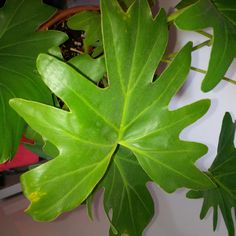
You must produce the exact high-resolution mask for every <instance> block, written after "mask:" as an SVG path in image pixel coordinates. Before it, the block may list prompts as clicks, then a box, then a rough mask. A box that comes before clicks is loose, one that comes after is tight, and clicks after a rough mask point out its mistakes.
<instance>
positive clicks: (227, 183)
mask: <svg viewBox="0 0 236 236" xmlns="http://www.w3.org/2000/svg"><path fill="white" fill-rule="evenodd" d="M235 127H236V125H235V123H234V122H233V121H232V118H231V116H230V114H229V113H226V114H225V117H224V120H223V124H222V130H221V134H220V140H219V145H218V153H217V156H216V158H215V160H214V162H213V164H212V166H211V168H210V169H209V176H210V177H211V178H212V180H213V181H214V182H215V184H216V186H217V188H214V189H210V190H207V191H190V192H189V193H188V194H187V196H188V197H189V198H203V199H204V202H203V206H202V211H201V215H200V217H201V219H203V218H204V217H205V216H206V214H207V212H208V210H209V209H210V208H211V207H213V209H214V218H213V228H214V230H215V229H216V226H217V221H218V208H219V209H220V210H221V213H222V215H223V218H224V221H225V224H226V226H227V229H228V232H229V236H234V220H233V217H232V213H231V210H232V208H233V209H234V212H235V209H236V182H235V179H236V148H235V147H234V135H235Z"/></svg>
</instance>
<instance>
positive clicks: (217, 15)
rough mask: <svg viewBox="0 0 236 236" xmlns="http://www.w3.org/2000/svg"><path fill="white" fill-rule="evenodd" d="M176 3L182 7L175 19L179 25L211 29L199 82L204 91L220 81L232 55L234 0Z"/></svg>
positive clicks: (234, 53)
mask: <svg viewBox="0 0 236 236" xmlns="http://www.w3.org/2000/svg"><path fill="white" fill-rule="evenodd" d="M186 6H187V7H186ZM179 7H186V8H184V9H182V13H181V14H180V15H179V16H178V17H177V19H176V21H175V23H176V25H177V26H178V27H179V28H181V29H184V30H200V29H205V28H207V27H212V28H213V30H214V40H213V46H212V51H211V57H210V61H209V66H208V71H207V74H206V76H205V79H204V81H203V84H202V90H203V91H206V92H207V91H209V90H211V89H213V88H214V87H215V86H216V85H217V84H218V83H219V82H220V80H221V79H222V78H223V77H224V75H225V73H226V71H227V70H228V68H229V66H230V64H231V63H232V61H233V59H234V57H235V56H236V1H234V0H214V1H213V0H198V1H196V0H195V1H193V0H184V1H182V2H181V4H180V5H179Z"/></svg>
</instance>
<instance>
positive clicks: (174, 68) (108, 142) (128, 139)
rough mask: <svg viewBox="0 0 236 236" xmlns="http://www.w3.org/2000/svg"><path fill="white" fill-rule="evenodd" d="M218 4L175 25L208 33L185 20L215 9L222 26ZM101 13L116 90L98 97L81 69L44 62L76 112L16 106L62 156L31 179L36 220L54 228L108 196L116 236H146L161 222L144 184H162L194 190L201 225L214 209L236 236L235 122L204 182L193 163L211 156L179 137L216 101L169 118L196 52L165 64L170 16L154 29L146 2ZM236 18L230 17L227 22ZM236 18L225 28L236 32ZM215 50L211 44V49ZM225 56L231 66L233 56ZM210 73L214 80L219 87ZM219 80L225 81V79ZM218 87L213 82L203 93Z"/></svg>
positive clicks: (191, 6) (180, 16) (27, 188)
mask: <svg viewBox="0 0 236 236" xmlns="http://www.w3.org/2000/svg"><path fill="white" fill-rule="evenodd" d="M215 2H216V4H217V5H213V3H212V2H211V1H182V3H181V4H180V5H179V6H178V8H180V10H179V11H177V12H176V13H174V14H173V15H170V16H169V18H168V19H169V22H172V21H175V22H176V25H178V26H179V27H182V28H185V29H194V30H195V29H196V28H197V29H198V30H200V28H201V27H204V26H205V25H203V26H202V25H201V24H200V25H199V26H193V27H192V28H190V27H189V26H188V27H187V26H185V25H184V22H189V21H186V17H188V14H191V16H193V13H195V14H196V16H199V11H200V13H201V12H204V11H202V8H201V4H202V5H203V6H204V7H206V4H209V5H207V6H208V8H207V9H211V10H212V9H213V10H214V12H213V13H211V14H212V15H213V16H214V17H216V16H217V19H218V18H219V16H218V14H217V15H214V13H215V11H216V10H217V9H218V10H221V9H224V8H222V5H223V3H221V2H220V1H218V2H217V1H215ZM203 3H204V4H203ZM199 4H200V6H199ZM218 4H219V5H220V4H221V5H220V7H219V6H218ZM231 4H232V3H231ZM215 6H217V8H216V7H215ZM233 6H234V4H233V5H232V8H233ZM214 7H215V8H214ZM197 10H198V11H197ZM189 12H190V13H189ZM101 14H102V33H103V46H104V54H105V61H106V71H107V77H108V79H109V80H108V81H109V84H108V86H107V87H105V88H99V87H98V86H96V85H95V84H94V83H93V82H91V81H89V80H88V79H87V78H86V77H85V76H83V75H82V74H81V73H79V72H78V68H74V66H71V65H70V64H68V63H65V62H62V61H61V60H58V59H57V58H55V57H53V56H51V55H46V54H41V55H40V56H39V57H38V59H37V68H38V71H39V73H40V75H41V77H42V80H43V81H44V82H45V84H46V85H47V86H48V87H49V88H50V89H51V91H52V92H53V93H55V94H56V95H57V96H58V97H59V98H61V99H62V100H63V101H64V102H65V103H66V105H67V107H68V108H69V111H64V110H60V109H56V108H54V107H51V106H48V105H44V104H40V103H37V102H32V101H26V100H22V99H13V100H11V101H10V104H11V106H12V107H13V108H14V109H15V110H16V111H17V112H18V113H19V114H20V115H21V116H22V117H23V118H24V119H25V120H26V121H27V123H29V125H30V126H31V127H32V128H33V129H35V131H36V132H38V133H40V134H41V135H42V136H43V137H44V138H45V139H46V140H49V141H50V142H51V143H53V144H54V145H55V146H56V147H57V148H58V150H59V155H58V156H57V157H56V158H54V159H53V160H51V161H49V162H48V163H46V164H44V165H42V166H40V167H38V168H36V169H34V170H32V171H30V172H28V173H26V174H24V175H23V176H22V183H23V188H24V192H25V195H26V196H27V197H28V198H29V199H30V200H31V206H30V208H29V209H28V212H29V213H30V214H31V215H32V216H33V218H35V219H36V220H51V219H53V218H55V217H56V216H58V215H59V214H60V213H61V212H63V211H68V210H70V209H72V208H74V207H76V206H77V205H79V204H80V203H82V202H84V200H86V199H87V201H88V202H90V201H91V199H92V196H91V194H92V195H93V193H94V192H96V190H97V189H99V188H104V189H105V190H104V191H105V192H104V206H105V211H106V213H107V215H108V217H109V219H110V221H111V225H112V227H111V230H110V235H114V234H118V235H121V234H123V233H127V234H129V235H141V234H142V231H143V229H144V228H145V227H146V225H147V224H148V222H149V221H150V219H151V217H152V215H153V203H152V199H151V197H150V194H149V192H148V191H147V188H146V186H145V184H146V182H147V181H154V182H156V183H157V184H158V185H159V186H161V187H162V188H163V189H164V190H166V191H167V192H173V191H175V190H176V189H177V188H179V187H187V188H190V189H193V190H192V191H190V192H189V194H188V196H189V197H191V198H197V197H204V199H205V203H207V204H204V207H203V213H202V216H204V215H205V213H206V210H207V209H208V208H209V207H210V206H214V208H215V212H217V210H216V209H217V206H218V205H219V206H220V208H221V210H222V213H223V216H224V219H225V222H226V225H227V226H228V230H229V235H234V227H233V224H232V216H231V212H230V209H231V208H232V207H234V206H235V200H234V183H232V178H233V177H234V170H235V169H234V168H235V164H234V158H235V151H234V146H233V144H232V139H233V136H234V131H235V127H234V124H233V122H232V120H231V118H230V116H229V114H227V115H226V116H225V119H224V122H223V128H222V135H221V137H220V143H219V155H218V156H217V158H216V159H215V162H214V163H213V165H212V167H211V168H210V169H209V172H207V173H205V172H201V171H200V170H199V169H197V168H196V166H194V162H195V161H196V160H197V159H198V158H200V157H201V156H202V155H203V154H204V153H206V151H207V149H206V147H205V146H204V145H202V144H197V143H193V142H186V141H183V140H180V139H179V133H180V132H181V131H182V129H183V128H185V127H186V126H188V125H190V124H192V123H193V122H194V121H196V120H197V119H199V118H200V117H201V116H202V115H204V114H205V113H206V111H207V110H208V108H209V105H210V103H209V101H208V100H203V101H199V102H196V103H194V104H191V105H188V106H185V107H183V108H180V109H177V110H171V111H170V110H169V109H168V105H169V102H170V100H171V98H172V97H173V96H174V94H175V93H176V92H177V91H178V90H179V88H180V87H181V86H182V85H183V83H184V81H185V79H186V78H185V77H186V75H187V73H188V71H189V67H190V53H191V51H192V49H193V48H192V45H191V44H187V45H186V46H184V48H183V49H181V50H180V51H179V52H178V53H177V54H174V55H164V53H165V49H166V45H167V37H168V28H167V26H168V25H167V21H166V16H165V13H164V11H163V10H161V11H160V12H159V13H158V15H157V16H156V17H155V19H154V20H153V19H152V16H151V13H150V9H149V6H148V4H147V2H146V1H138V0H137V1H135V2H134V4H133V5H132V6H131V7H130V8H129V9H128V11H127V12H125V11H124V10H123V9H122V8H121V7H120V5H119V4H118V2H117V1H116V0H112V1H108V0H103V1H101ZM229 18H230V17H229V16H228V15H227V17H225V18H223V20H224V21H225V19H226V20H228V19H229ZM187 19H188V18H187ZM233 19H234V18H233V17H232V18H230V20H228V21H229V22H228V21H227V22H224V24H223V25H226V26H227V27H230V29H233V23H232V21H233ZM218 20H219V21H220V20H222V19H218ZM193 22H195V21H193ZM231 24H232V25H231ZM210 26H212V25H210ZM213 27H216V26H215V25H213ZM217 27H218V25H217ZM120 32H122V33H123V34H122V36H121V35H120ZM216 32H217V30H216ZM230 32H231V31H230ZM201 33H204V32H201ZM204 34H206V33H204ZM150 35H151V36H152V37H150ZM215 37H216V36H215ZM216 42H217V40H214V42H213V43H216ZM230 42H231V41H230ZM210 43H212V41H210V42H209V40H208V41H207V43H204V45H206V44H210ZM194 49H196V48H194ZM212 50H213V51H212V58H213V59H212V58H211V61H213V62H211V63H214V62H216V59H215V53H216V52H217V53H219V52H218V51H217V48H216V47H215V44H214V47H213V49H212ZM213 52H214V53H213ZM227 52H228V51H227ZM230 53H231V52H230ZM223 55H224V56H225V57H226V58H227V59H228V57H227V53H225V54H223ZM163 57H164V58H163ZM231 57H232V56H231V54H230V58H231ZM231 59H232V58H231ZM161 60H163V61H166V62H170V61H172V62H171V64H170V65H169V67H168V68H167V69H166V70H165V71H164V72H163V73H162V74H161V75H158V76H157V78H156V76H154V74H155V70H156V67H157V64H158V63H159V62H160V61H161ZM219 68H220V67H219ZM192 69H194V68H192ZM217 69H218V68H217ZM222 71H224V72H225V68H222ZM222 71H221V74H222V73H223V74H224V72H222ZM209 73H210V72H209ZM209 73H208V77H206V80H205V81H209V78H214V79H215V75H214V76H213V77H211V76H212V75H211V73H210V76H209ZM219 74H220V73H219V72H218V74H217V75H218V78H217V82H218V81H219V77H221V76H222V75H221V76H219ZM153 77H154V78H155V81H153ZM206 84H208V83H207V82H206ZM215 84H216V82H215V81H214V82H212V79H211V81H210V82H209V84H208V86H206V85H205V86H206V88H204V90H208V89H209V88H212V87H213V86H214V85H215ZM44 114H47V117H45V115H44ZM176 154H178V155H176ZM227 163H230V165H226V164H227ZM222 167H224V168H222ZM222 174H224V177H223V178H221V177H220V176H222ZM227 174H228V176H227ZM229 177H230V178H229ZM59 182H60V184H62V183H64V184H63V186H64V188H61V189H58V188H57V187H58V183H59ZM225 190H227V191H225ZM219 196H220V197H221V198H220V197H219ZM88 197H89V198H88ZM222 199H223V200H222ZM110 209H112V210H113V214H112V217H111V216H109V211H110ZM130 219H131V221H130ZM215 225H216V214H215V218H214V226H215Z"/></svg>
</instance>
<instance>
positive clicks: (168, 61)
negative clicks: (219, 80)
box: [161, 59, 236, 85]
mask: <svg viewBox="0 0 236 236" xmlns="http://www.w3.org/2000/svg"><path fill="white" fill-rule="evenodd" d="M161 61H162V62H165V63H167V64H169V63H171V62H172V60H171V59H162V60H161ZM190 69H191V70H193V71H196V72H199V73H201V74H206V73H207V71H206V70H203V69H200V68H196V67H193V66H191V67H190ZM223 80H225V81H227V82H229V83H231V84H233V85H236V81H235V80H232V79H230V78H227V77H223Z"/></svg>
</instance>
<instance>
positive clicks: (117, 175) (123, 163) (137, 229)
mask: <svg viewBox="0 0 236 236" xmlns="http://www.w3.org/2000/svg"><path fill="white" fill-rule="evenodd" d="M149 180H150V179H149V178H148V176H147V175H146V173H145V172H144V171H143V169H142V168H141V167H140V165H139V163H138V162H137V160H136V158H135V157H134V155H133V154H132V152H131V151H129V150H127V149H124V148H121V149H120V150H119V151H118V153H117V154H116V156H115V158H114V161H113V162H112V164H111V166H110V167H109V171H108V173H107V174H106V176H105V179H104V180H103V181H102V183H101V184H100V185H101V186H104V188H105V193H104V207H105V211H106V213H107V216H108V217H109V215H110V212H111V210H112V217H111V219H110V221H111V224H112V225H113V227H114V228H115V229H114V228H113V227H111V228H110V235H123V234H124V233H126V234H128V235H142V231H143V229H144V228H145V227H146V226H147V224H148V223H149V221H150V220H151V219H152V217H153V214H154V205H153V201H152V197H151V195H150V193H149V192H148V189H147V187H146V186H145V185H146V183H147V181H149ZM109 218H110V217H109ZM115 230H117V232H116V231H115Z"/></svg>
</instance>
